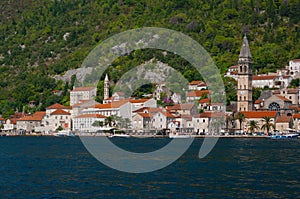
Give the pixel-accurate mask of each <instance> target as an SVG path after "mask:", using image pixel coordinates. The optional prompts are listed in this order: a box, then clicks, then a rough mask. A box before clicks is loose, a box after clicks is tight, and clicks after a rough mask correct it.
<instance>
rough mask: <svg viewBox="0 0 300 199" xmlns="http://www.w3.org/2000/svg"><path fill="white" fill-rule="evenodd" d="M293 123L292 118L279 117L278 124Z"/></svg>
mask: <svg viewBox="0 0 300 199" xmlns="http://www.w3.org/2000/svg"><path fill="white" fill-rule="evenodd" d="M290 121H291V117H290V116H278V118H277V120H276V123H288V122H290Z"/></svg>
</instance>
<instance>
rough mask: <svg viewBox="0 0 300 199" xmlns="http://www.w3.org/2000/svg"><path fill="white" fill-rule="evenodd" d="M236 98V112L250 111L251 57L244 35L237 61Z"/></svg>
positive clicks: (251, 103) (251, 104) (251, 105)
mask: <svg viewBox="0 0 300 199" xmlns="http://www.w3.org/2000/svg"><path fill="white" fill-rule="evenodd" d="M237 97H238V104H237V111H252V107H253V102H252V56H251V53H250V47H249V44H248V39H247V36H246V35H245V36H244V39H243V45H242V48H241V51H240V55H239V61H238V93H237Z"/></svg>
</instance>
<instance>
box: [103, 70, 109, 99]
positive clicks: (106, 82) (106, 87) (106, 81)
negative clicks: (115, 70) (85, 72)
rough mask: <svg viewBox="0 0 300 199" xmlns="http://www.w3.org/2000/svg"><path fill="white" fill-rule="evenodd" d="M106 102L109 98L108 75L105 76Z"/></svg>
mask: <svg viewBox="0 0 300 199" xmlns="http://www.w3.org/2000/svg"><path fill="white" fill-rule="evenodd" d="M103 98H104V100H106V99H108V98H109V79H108V75H107V74H106V75H105V79H104V96H103Z"/></svg>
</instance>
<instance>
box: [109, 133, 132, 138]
mask: <svg viewBox="0 0 300 199" xmlns="http://www.w3.org/2000/svg"><path fill="white" fill-rule="evenodd" d="M108 137H109V138H113V137H120V138H129V137H130V135H128V134H124V133H122V134H111V135H109V136H108Z"/></svg>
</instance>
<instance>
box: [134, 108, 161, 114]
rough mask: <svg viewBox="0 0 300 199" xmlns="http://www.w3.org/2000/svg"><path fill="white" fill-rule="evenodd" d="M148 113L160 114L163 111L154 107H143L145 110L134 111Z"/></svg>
mask: <svg viewBox="0 0 300 199" xmlns="http://www.w3.org/2000/svg"><path fill="white" fill-rule="evenodd" d="M146 110H147V111H148V112H149V113H154V112H159V111H161V110H162V109H160V108H152V107H143V108H140V109H138V110H135V111H133V112H134V113H142V112H145V111H146Z"/></svg>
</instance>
